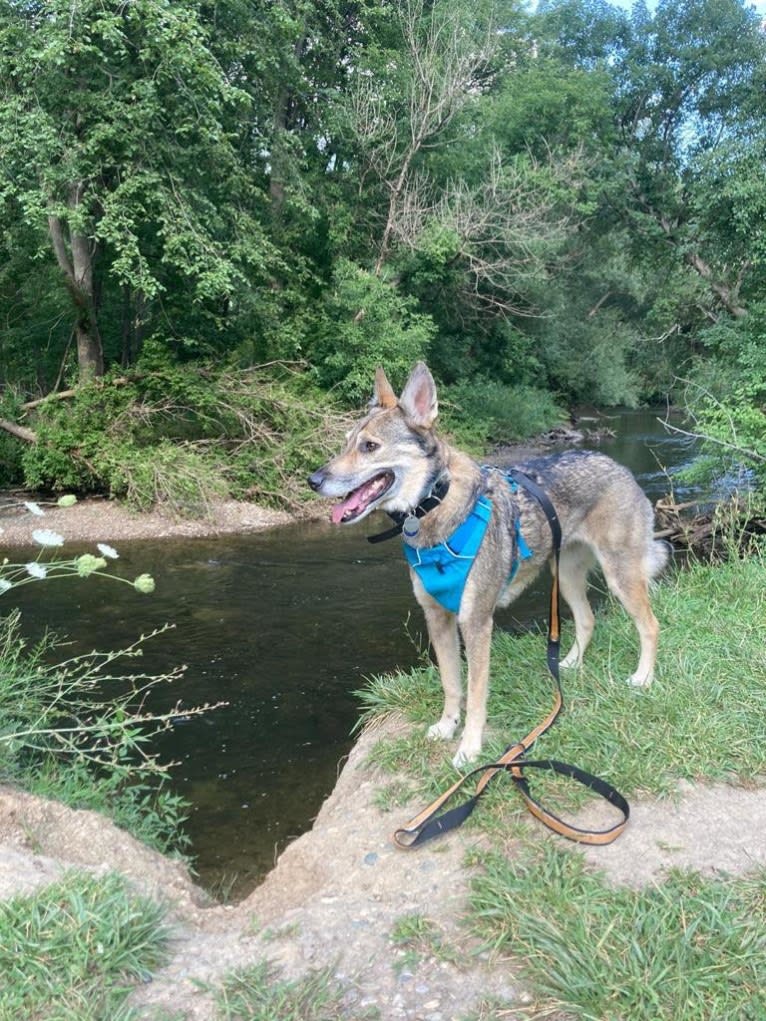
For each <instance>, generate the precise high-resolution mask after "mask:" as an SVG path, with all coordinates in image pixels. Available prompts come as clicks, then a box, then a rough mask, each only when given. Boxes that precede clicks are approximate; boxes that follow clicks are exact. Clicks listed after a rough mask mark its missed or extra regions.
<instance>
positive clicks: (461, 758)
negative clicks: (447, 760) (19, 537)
mask: <svg viewBox="0 0 766 1021" xmlns="http://www.w3.org/2000/svg"><path fill="white" fill-rule="evenodd" d="M480 752H481V745H474V744H468V743H466V742H465V741H461V742H460V747H459V748H458V750H457V752H456V753H455V756H454V758H453V759H452V765H453V766H454V767H455V769H465V767H466V766H470V765H471V763H472V762H475V761H476V759H478V757H479V753H480Z"/></svg>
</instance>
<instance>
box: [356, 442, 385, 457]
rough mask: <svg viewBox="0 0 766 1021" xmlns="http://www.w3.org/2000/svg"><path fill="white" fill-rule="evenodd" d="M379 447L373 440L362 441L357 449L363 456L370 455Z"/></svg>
mask: <svg viewBox="0 0 766 1021" xmlns="http://www.w3.org/2000/svg"><path fill="white" fill-rule="evenodd" d="M379 446H380V444H379V443H376V442H375V440H362V442H361V443H360V444H359V449H360V450H361V451H362V453H363V454H371V453H372V452H373V451H375V450H377V449H378V447H379Z"/></svg>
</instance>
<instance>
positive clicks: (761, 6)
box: [609, 0, 766, 16]
mask: <svg viewBox="0 0 766 1021" xmlns="http://www.w3.org/2000/svg"><path fill="white" fill-rule="evenodd" d="M609 2H610V3H612V4H614V6H615V7H624V8H625V10H626V11H629V10H630V8H631V7H632V6H633V0H609ZM647 6H648V7H649V10H650V11H652V10H654V8H655V7H656V6H657V4H656V2H655V0H648V5H647ZM747 6H748V7H755V9H756V10H757V11H758V12H759V13H760V14H763V15H764V16H766V0H749V3H748V4H747Z"/></svg>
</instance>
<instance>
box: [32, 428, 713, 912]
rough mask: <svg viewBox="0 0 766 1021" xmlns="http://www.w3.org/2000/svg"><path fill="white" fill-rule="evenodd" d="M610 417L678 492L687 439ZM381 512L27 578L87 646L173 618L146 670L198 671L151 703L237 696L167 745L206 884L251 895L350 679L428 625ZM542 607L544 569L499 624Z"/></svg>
mask: <svg viewBox="0 0 766 1021" xmlns="http://www.w3.org/2000/svg"><path fill="white" fill-rule="evenodd" d="M608 424H609V425H610V426H612V427H614V428H616V429H617V430H618V436H617V438H616V439H615V440H611V441H608V442H607V443H606V444H604V445H603V446H602V447H601V448H600V449H603V450H604V451H605V452H606V453H610V454H611V455H612V456H614V457H615V458H616V459H617V460H619V461H621V462H623V463H625V464H627V465H629V466H630V467H631V468H633V470H634V471H635V472H636V473H637V475H638V477H639V480H640V482H641V484H642V486H643V487H644V489H645V490H646V491H647V492H648V493H649V495H650V496H651V497H652V498H653V499H654V498H656V497H658V496H660V495H662V494H663V493H665V492H666V491H667V489H668V484H667V475H666V472H668V471H670V472H672V471H674V470H675V469H676V468H678V467H679V466H681V465H683V464H685V463H687V462H688V461H689V460H690V458H691V457H692V454H693V446H692V445H691V443H690V441H688V439H687V438H685V437H678V436H676V437H673V436H668V435H667V434H666V433H665V432H664V430H663V429H662V426H661V425H660V424H659V422H658V421H657V415H656V413H651V412H637V413H627V414H625V415H621V416H620V417H619V418H617V419H614V420H612V419H610V420H608ZM676 491H677V492H678V488H676ZM386 520H387V519H384V518H381V519H380V520H379V521H378V520H371V521H368V522H366V523H365V525H366V526H367V527H364V526H360V528H358V529H344V530H339V529H337V528H331V527H330V526H329V525H324V524H302V525H293V526H290V527H287V528H280V529H278V530H274V531H272V532H268V533H263V534H260V535H251V536H241V537H225V538H219V539H214V540H212V539H211V540H184V541H178V540H162V541H161V542H151V543H145V542H133V543H124V544H122V545H121V547H120V554H121V559H120V561H118V562H117V566H119V568H120V570H121V572H124V574H125V575H126V576H128V577H133V576H135V575H136V574H139V573H141V572H143V571H148V572H150V573H152V574H153V575H154V576H155V578H156V579H157V591H156V593H155V595H154V596H152V597H149V598H147V597H144V596H140V595H138V594H137V593H135V592H133V591H132V590H130V589H128V588H127V587H126V588H125V589H123V588H122V587H121V586H120V587H116V586H111V585H107V584H106V583H98V582H97V581H92V582H87V583H82V584H76V585H75V584H72V582H65V583H59V584H55V583H52V584H50V585H46V586H45V588H44V590H43V589H42V588H40V587H37V586H30V587H28V588H27V589H26V590H22V592H21V596H22V597H23V599H22V600H20V605H21V608H22V610H23V613H24V621H25V627H26V628H27V630H29V631H33V630H34V629H35V628H36V627H40V626H43V625H44V624H46V623H47V624H48V625H49V626H50V627H52V628H53V629H54V630H56V631H58V632H60V633H66V634H69V635H71V636H72V638H73V639H74V640H75V641H77V640H79V639H82V640H83V641H84V642H85V643H86V645H87V647H88V648H90V647H91V646H92V645H93V643H94V636H97V639H96V641H97V644H98V645H99V646H100V647H102V648H112V647H117V646H120V645H124V644H127V643H128V642H130V641H132V640H133V639H134V638H135V636H136V635H137V634H139V633H141V632H147V631H148V630H150V629H151V628H153V627H157V626H160V625H162V624H163V623H165V622H166V621H171V622H173V623H174V624H175V630H173V631H172V632H170V633H169V634H166V635H164V636H162V637H161V638H159V639H157V640H155V641H154V642H152V643H150V645H149V646H148V647H147V649H146V652H145V655H144V662H143V664H142V666H143V669H145V670H146V671H147V672H150V673H157V672H161V671H163V670H166V669H168V668H170V667H171V666H173V665H175V664H177V663H181V662H182V663H187V664H188V665H189V669H188V672H187V675H186V677H185V679H184V681H183V682H182V684H181V685H180V686H174V687H173V688H164V689H161V690H160V691H159V692H158V693H157V694H156V695H155V696H154V707H155V708H158V709H161V708H167V707H170V706H172V705H174V704H175V702H176V700H177V699H179V698H181V699H182V700H183V702H184V703H185V704H187V705H192V704H196V703H200V702H205V701H211V702H212V701H218V700H223V701H226V702H228V703H229V705H228V707H227V708H225V709H221V710H219V711H217V712H215V713H213V714H211V715H209V716H206V717H202V718H191V719H189V720H187V721H185V722H184V721H183V720H180V721H179V723H178V725H177V726H175V727H174V728H173V731H172V732H171V733H169V734H168V735H166V736H164V737H163V738H162V739H161V751H162V753H163V755H164V756H165V757H166V758H172V759H174V760H177V761H178V762H179V766H178V768H177V770H176V774H175V787H176V789H177V790H178V791H179V792H180V793H182V794H183V795H185V796H186V797H187V798H189V799H190V800H191V801H192V802H193V805H194V812H193V815H192V818H191V821H190V824H189V830H190V835H191V837H192V841H193V847H194V852H195V854H196V856H197V861H198V870H199V874H200V878H201V880H202V882H204V883H206V884H209V885H213V884H215V883H217V882H219V881H220V880H221V879H222V877H225V876H226V877H234V876H236V877H237V878H236V882H235V891H236V892H238V893H244V892H246V891H247V890H248V889H249V888H251V887H252V886H253V885H254V884H255V883H256V882H257V881H258V879H260V878H261V877H262V876H263V874H264V872H265V871H267V870H268V869H269V868H270V867H271V865H272V864H273V860H274V854H275V851H276V850H278V849H281V848H282V847H284V846H285V844H286V843H287V842H288V841H289V840H290V839H291V838H293V837H295V836H297V835H299V834H300V833H302V832H304V831H305V830H306V829H307V828H308V827H309V826H310V825H311V821H312V819H313V817H314V816H315V815H316V812H317V811H318V809H319V807H320V805H321V802H322V800H323V798H324V797H326V795H327V794H328V793H329V791H330V790H331V789H332V787H333V785H334V783H335V778H336V775H337V768H338V763H339V762H340V761H341V760H342V758H343V756H344V755H345V754H346V753H347V752H348V750H349V748H350V744H351V738H350V734H351V730H352V727H353V725H354V723H355V721H356V718H357V714H358V706H357V703H356V701H355V698H354V695H353V692H354V691H355V690H356V689H358V688H359V687H360V686H362V684H363V683H364V678H365V677H367V676H369V675H371V674H375V673H381V672H384V671H387V670H391V669H393V668H394V667H395V666H401V667H405V668H406V667H409V666H411V665H412V664H413V663H414V662H415V661H416V659H417V657H418V647H417V642H418V636H419V635H420V634H421V632H422V631H423V630H424V628H423V624H422V620H421V617H420V613H419V611H418V608H417V605H416V604H415V602H414V600H413V597H412V593H411V590H410V586H409V581H408V578H407V571H406V569H405V566H404V563H403V560H402V557H401V552H400V549H399V543H398V542H397V541H394V542H390V543H384V544H381V545H379V546H370V545H369V544H368V543H367V542H366V541H365V535H366V534H368V532H372V531H375V530H377V526H378V525H381V526H382V525H383V523H384V522H385V521H386ZM100 538H101V537H100V536H96V537H94V541H96V540H97V539H100ZM105 538H108V537H105ZM84 548H85V547H83V549H84ZM72 552H79V550H74V549H73V550H72ZM546 607H547V592H546V591H545V584H544V582H542V583H541V585H540V586H539V587H538V588H537V589H533V590H531V591H530V592H528V593H526V594H525V596H524V597H523V599H522V600H520V601H519V602H518V603H516V604H514V606H513V607H511V608H509V609H508V610H505V611H503V613H502V615H500V616H499V618H498V622H499V624H500V626H502V627H506V628H510V629H515V628H523V627H527V626H529V624H530V622H533V621H534V622H537V621H542V620H543V619H544V615H545V611H546ZM410 614H411V615H412V616H411V618H410V623H409V626H408V625H407V621H408V618H409V616H410ZM413 633H414V635H415V642H414V643H413V640H412V637H411V635H412V634H413ZM421 644H422V643H421Z"/></svg>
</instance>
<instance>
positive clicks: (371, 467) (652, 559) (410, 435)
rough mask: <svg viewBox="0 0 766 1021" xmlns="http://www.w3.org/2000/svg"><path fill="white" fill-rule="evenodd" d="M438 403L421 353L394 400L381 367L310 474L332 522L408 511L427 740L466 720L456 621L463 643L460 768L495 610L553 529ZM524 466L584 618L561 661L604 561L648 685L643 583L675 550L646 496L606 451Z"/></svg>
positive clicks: (403, 515) (483, 695) (530, 573)
mask: <svg viewBox="0 0 766 1021" xmlns="http://www.w3.org/2000/svg"><path fill="white" fill-rule="evenodd" d="M437 413H438V404H437V397H436V386H435V384H434V380H433V377H432V376H431V373H430V372H429V371H428V368H427V367H426V366H425V365H424V364H423V363H422V362H419V363H418V364H417V365H416V366H415V368H414V369H413V371H412V374H411V375H410V378H409V380H408V381H407V384H406V385H405V387H404V390H403V391H402V394H401V396H400V397H398V398H397V396H396V394H395V393H394V391H393V389H392V388H391V385H390V384H389V382H388V380H387V379H386V376H385V373H384V372H383V370H382V369H378V371H377V373H376V377H375V390H374V396H373V399H372V402H371V405H370V410H369V413H368V414H367V415H365V416H364V418H362V419H361V421H359V422H358V423H357V424H356V425H355V426H354V427H353V428H352V429H351V431H350V432H349V433H348V435H347V443H346V447H345V449H344V450H343V451H342V452H341V453H340V454H338V455H337V457H334V458H332V460H330V461H328V462H327V464H326V465H324V467H322V468H319V469H318V470H317V471H316V472H314V474H313V475H312V476H311V477H310V479H309V485H310V486H311V488H312V489H314V490H315V491H316V492H317V493H319V494H320V495H321V496H326V497H333V498H339V499H340V502H339V503H337V504H336V505H335V506H334V507H333V508H332V512H331V516H330V517H331V521H332V522H333V523H334V524H336V525H346V524H352V523H355V522H358V521H361V520H362V519H363V518H366V517H367V515H368V514H370V513H371V511H373V510H377V509H381V510H384V511H387V512H389V513H390V514H391V515H392V517H394V518H395V519H398V520H400V521H401V520H402V519H404V520H403V526H404V530H403V538H404V544H405V554H406V555H407V559H408V561H409V563H410V574H411V578H412V585H413V588H414V591H415V597H416V599H417V600H418V602H419V603H420V605H421V606H422V607H423V610H424V612H425V617H426V622H427V624H428V634H429V637H430V639H431V644H432V645H433V648H434V652H435V654H436V660H437V663H438V666H439V671H440V673H441V681H442V687H443V688H444V710H443V712H442V715H441V719H440V720H438V722H436V723H435V724H434V725H433V726H432V727H431V728H430V729H429V731H428V736H429V737H431V738H434V739H442V740H450V739H451V738H452V737H453V736H454V734H455V731H456V729H457V727H458V724H459V722H460V712H461V706H462V701H463V697H462V684H461V659H460V642H459V637H458V627H459V629H460V634H461V635H462V637H463V642H464V645H465V651H466V659H467V661H468V697H467V701H466V713H465V727H464V729H463V734H462V738H461V740H460V745H459V747H458V749H457V753H456V755H455V757H454V759H453V762H454V764H455V765H456V766H457V767H462V766H464V765H465V764H467V763H468V762H471V761H472V760H473V759H475V758H476V757H477V756H478V755H479V753H480V751H481V745H482V734H483V731H484V725H485V722H486V715H487V686H488V681H489V652H490V639H491V635H492V616H493V612H494V609H495V607H496V606H507V605H508V604H509V603H510V602H512V600H514V599H515V598H516V597H517V596H518V595H519V594H520V593H521V592H522V591H523V590H524V589H525V588H526V587H527V586H528V585H529V584H530V582H531V581H532V580H533V579H534V578H535V577H536V576H537V575H538V574H539V573H540V571H541V569H542V567H543V565H544V564H545V563H546V562H547V561H548V560H549V559H550V557H551V547H552V540H551V533H550V529H549V526H548V522H547V519H546V516H545V513H544V512H543V510H542V508H541V506H540V504H539V503H538V501H537V500H536V499H535V498H534V497H533V496H531V495H530V494H529V493H527V492H526V491H525V490H524V489H523V488H521V487H517V486H516V485H515V484H514V483H513V482H512V481H511V480H510V479H509V477H508V476H507V475H506V474H505V473H504V472H503V471H501V470H499V469H487V468H482V467H480V466H479V465H478V464H477V463H476V462H475V461H473V460H472V459H471V458H470V457H468V456H467V455H466V454H464V453H461V452H460V451H459V450H456V449H454V448H453V447H450V446H449V445H448V444H447V443H446V442H445V441H444V440H443V439H442V438H441V437H439V436H438V435H437V434H436V433H435V432H434V429H433V426H434V422H435V420H436V417H437ZM518 468H519V469H520V470H521V471H523V472H524V473H525V474H526V475H527V476H529V477H530V478H531V479H532V480H533V481H534V482H536V483H537V484H538V485H539V486H541V487H542V488H543V489H544V490H545V492H546V493H547V495H548V497H549V498H550V500H551V501H552V503H553V506H554V507H555V509H556V512H557V515H558V518H559V521H560V523H561V529H562V544H561V561H560V575H559V582H560V590H561V594H562V596H563V597H564V599H565V600H566V601H567V603H568V604H569V607H570V609H571V611H572V616H573V618H574V629H575V640H574V645H573V646H572V649H571V650H570V652H569V654H568V655H567V656H566V657H565V658H564V659H563V660H562V662H561V666H562V667H578V666H579V665H580V664H581V662H582V657H583V653H584V652H585V650H586V648H587V646H588V642H589V641H590V639H591V635H592V633H593V626H594V617H593V612H592V610H591V608H590V604H589V603H588V599H587V595H586V583H587V576H588V572H589V571H590V570H591V568H593V567H595V566H596V565H597V564H598V565H599V566H600V567H601V569H602V571H603V573H604V577H605V578H606V581H607V584H608V585H609V588H610V589H611V591H612V592H613V593H614V595H615V596H616V597H617V598H618V599H619V600H620V602H621V603H622V605H623V606H624V607H625V609H626V610H627V611H628V613H629V614H630V615H631V617H632V618H633V621H634V623H635V625H636V629H637V631H638V635H639V639H640V644H641V655H640V657H639V661H638V667H637V668H636V671H635V673H634V674H633V675H632V676H631V677H630V678H628V682H629V683H630V684H633V685H636V686H639V687H645V686H647V685H649V684H651V681H652V676H653V673H654V662H655V657H656V653H657V635H658V631H659V627H658V624H657V619H656V617H655V616H654V614H653V613H652V609H651V606H650V604H649V594H648V589H649V581H650V579H651V578H653V577H654V576H655V575H656V574H658V573H659V572H660V571H661V570H662V568H663V566H664V565H665V561H666V559H667V547H666V546H665V545H664V544H663V543H660V542H655V541H654V539H653V535H652V532H653V514H652V507H651V505H650V503H649V501H648V500H647V498H646V497H645V496H644V494H643V492H642V491H641V489H640V488H639V486H638V484H637V482H636V480H635V479H634V478H633V476H632V475H631V474H630V472H629V471H628V470H627V469H626V468H623V467H622V466H621V465H619V464H617V463H616V462H615V461H613V460H611V458H609V457H606V456H605V455H603V454H598V453H590V452H587V451H569V452H565V453H562V454H555V455H551V456H547V457H540V458H535V459H532V460H529V461H525V462H524V463H522V464H520V465H518ZM429 565H430V566H429ZM453 569H454V571H453ZM455 572H456V575H455V581H454V585H453V582H452V581H451V580H450V579H451V576H452V574H453V573H455ZM445 579H446V580H445ZM445 585H446V589H445Z"/></svg>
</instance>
